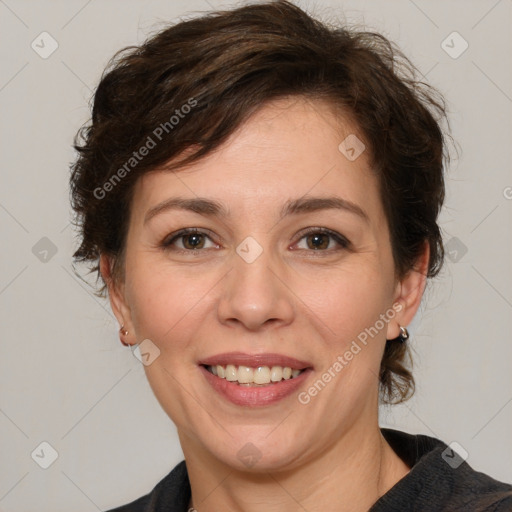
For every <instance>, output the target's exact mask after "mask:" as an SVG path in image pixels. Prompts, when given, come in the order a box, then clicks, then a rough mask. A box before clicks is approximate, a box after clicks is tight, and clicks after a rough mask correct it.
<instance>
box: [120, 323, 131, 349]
mask: <svg viewBox="0 0 512 512" xmlns="http://www.w3.org/2000/svg"><path fill="white" fill-rule="evenodd" d="M121 336H128V331H127V330H126V329H125V328H124V324H123V325H122V326H121V328H120V329H119V339H120V340H121V343H122V344H123V345H124V346H125V347H129V346H130V344H129V343H126V341H124V340H123V338H121Z"/></svg>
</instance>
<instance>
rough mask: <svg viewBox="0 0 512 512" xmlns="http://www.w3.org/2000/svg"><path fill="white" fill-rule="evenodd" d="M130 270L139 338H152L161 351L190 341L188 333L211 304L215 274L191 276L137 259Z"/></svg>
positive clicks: (188, 273)
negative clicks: (209, 292) (211, 290)
mask: <svg viewBox="0 0 512 512" xmlns="http://www.w3.org/2000/svg"><path fill="white" fill-rule="evenodd" d="M129 270H130V269H127V277H128V280H127V281H128V282H129V288H128V291H129V293H130V302H131V313H132V322H133V324H134V328H135V332H136V334H137V338H138V339H139V340H142V339H145V338H149V339H151V340H152V341H153V342H154V343H156V344H157V345H158V346H159V348H160V350H162V351H165V350H167V349H169V347H172V348H173V352H175V350H176V349H178V348H179V347H183V346H184V345H185V344H186V343H187V342H188V340H189V338H190V336H189V335H187V332H188V331H190V334H192V331H193V330H194V329H197V328H198V326H199V325H200V323H201V318H202V316H203V315H202V313H203V312H204V308H205V307H208V290H210V289H211V288H212V287H213V286H214V284H215V281H216V280H215V279H214V278H213V277H214V276H211V278H210V277H209V276H208V274H205V273H201V276H198V275H194V276H191V274H190V272H183V271H180V270H179V269H172V270H170V269H161V268H160V269H159V267H158V266H156V265H151V264H148V263H147V262H142V261H140V262H138V264H136V265H134V266H133V267H132V269H131V272H129Z"/></svg>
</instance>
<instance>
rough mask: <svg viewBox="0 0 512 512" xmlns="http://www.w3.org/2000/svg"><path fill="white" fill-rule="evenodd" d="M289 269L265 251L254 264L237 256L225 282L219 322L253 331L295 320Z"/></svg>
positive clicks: (218, 310) (219, 306)
mask: <svg viewBox="0 0 512 512" xmlns="http://www.w3.org/2000/svg"><path fill="white" fill-rule="evenodd" d="M287 280H288V281H289V276H288V272H287V269H286V266H285V265H283V264H280V263H279V262H278V261H276V260H275V259H274V260H273V259H272V258H271V257H270V255H269V251H266V250H265V251H263V252H262V253H261V254H260V256H259V257H258V258H257V259H256V260H255V261H252V262H250V263H249V262H248V261H246V260H245V259H244V258H243V257H241V256H239V255H238V254H234V256H233V268H232V269H231V271H230V272H228V274H227V275H226V276H225V277H224V279H223V280H222V283H221V286H222V290H221V295H220V299H219V303H218V309H217V312H218V318H219V321H220V322H221V323H223V324H225V325H228V326H229V325H231V326H240V325H241V326H243V327H244V328H245V329H247V330H250V331H258V330H261V329H267V328H270V327H271V326H274V327H277V326H281V325H288V324H290V323H291V322H292V320H293V317H294V301H293V298H294V295H293V291H292V290H291V288H290V286H289V284H288V283H287Z"/></svg>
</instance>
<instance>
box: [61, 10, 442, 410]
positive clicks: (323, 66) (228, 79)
mask: <svg viewBox="0 0 512 512" xmlns="http://www.w3.org/2000/svg"><path fill="white" fill-rule="evenodd" d="M417 77H418V72H417V70H416V68H415V67H414V66H413V65H412V64H411V63H410V61H409V60H408V59H407V58H406V57H405V56H404V55H403V54H402V53H401V52H400V51H399V50H398V49H397V48H396V47H395V45H394V44H393V43H391V42H390V41H388V40H387V39H386V38H385V37H384V36H382V35H380V34H377V33H373V32H366V31H360V30H354V29H350V28H348V27H345V26H339V27H329V26H327V25H326V24H324V23H322V22H320V21H318V20H316V19H314V18H312V17H311V16H309V15H308V14H306V13H305V12H304V11H303V10H301V9H300V8H299V7H297V6H295V5H293V4H292V3H290V2H288V1H284V0H278V1H273V2H272V1H271V2H268V3H262V4H261V3H260V4H255V5H247V6H244V7H241V8H238V9H234V10H230V11H218V12H212V13H208V14H207V15H203V16H201V17H199V18H195V19H190V20H187V21H182V22H180V23H177V24H175V25H173V26H170V27H168V28H166V29H164V30H161V31H159V32H158V33H157V34H156V35H154V36H152V37H150V38H149V39H148V40H146V41H145V42H144V43H143V44H142V45H140V46H132V47H128V48H125V49H123V50H121V51H120V52H118V53H117V54H116V55H115V56H114V57H113V59H112V60H111V62H110V64H109V66H108V67H107V69H106V70H105V72H104V74H103V76H102V78H101V81H100V83H99V85H98V87H97V89H96V91H95V94H94V102H93V109H92V119H91V121H90V122H89V123H88V124H87V125H85V126H84V127H83V128H82V129H81V130H80V131H79V133H78V134H77V137H76V139H75V148H76V150H77V151H78V157H77V159H76V161H75V163H74V164H73V165H72V174H71V199H72V206H73V208H74V211H75V214H76V216H75V223H76V224H77V226H78V227H79V230H80V246H79V248H78V250H77V251H76V252H75V253H74V258H75V261H83V262H88V263H90V264H91V270H92V271H95V272H97V275H98V279H102V278H101V275H100V273H99V256H100V254H102V253H104V254H108V255H109V256H111V257H112V258H113V260H114V262H115V263H116V264H115V268H114V272H115V273H116V272H117V271H118V270H119V268H120V267H122V264H121V263H120V262H121V261H122V254H123V249H124V246H125V238H126V232H127V227H128V219H129V212H130V204H131V197H132V193H133V188H134V184H135V182H136V180H137V179H138V178H139V177H140V176H142V175H143V174H144V173H146V172H149V171H151V170H154V169H155V168H161V167H165V168H168V169H179V167H180V166H183V165H186V164H188V163H192V162H195V161H197V160H199V159H200V158H201V157H203V156H205V155H207V154H209V153H210V152H212V151H213V150H214V149H215V148H217V147H219V145H221V144H222V143H223V142H224V141H226V139H227V138H228V136H230V135H231V134H232V133H233V132H234V130H235V129H236V128H237V127H238V126H239V125H240V124H241V123H242V122H243V121H245V120H247V119H248V118H249V117H250V116H251V114H253V113H254V112H255V111H256V110H257V109H258V108H260V107H261V106H262V105H263V104H265V103H266V102H268V101H270V100H273V99H277V98H280V97H284V96H303V97H307V98H309V99H313V100H315V99H317V100H325V101H328V102H330V103H331V104H332V105H333V107H334V106H340V107H342V109H344V111H346V112H349V113H350V115H351V117H352V118H353V119H354V120H355V122H356V123H357V125H358V127H359V129H360V130H361V133H362V135H363V137H364V142H365V144H366V146H367V148H368V150H369V155H370V161H371V168H372V169H373V171H374V172H375V173H376V175H377V177H378V181H379V186H380V194H381V198H382V202H383V206H384V210H385V213H386V216H387V221H388V225H389V230H390V235H391V245H392V251H393V257H394V262H395V269H396V274H397V276H398V277H403V276H404V275H405V274H406V273H407V272H408V271H409V270H411V269H413V268H414V265H415V263H416V261H417V259H418V257H419V256H420V254H421V253H422V249H423V248H424V244H425V243H428V245H429V247H430V260H429V265H428V277H432V276H435V275H436V274H437V273H438V272H439V269H440V267H441V265H442V262H443V256H444V254H443V244H442V237H441V233H440V229H439V226H438V224H437V217H438V214H439V212H440V209H441V206H442V204H443V200H444V194H445V188H444V177H443V160H444V157H447V154H446V152H445V136H444V134H443V130H442V128H441V121H442V120H443V119H446V111H445V104H444V101H443V98H442V97H441V95H440V94H439V93H438V92H437V91H436V90H435V89H433V88H432V87H431V86H429V85H427V84H425V83H423V82H422V81H421V80H419V79H418V78H417ZM173 116H174V119H173ZM156 134H158V144H156V145H155V146H153V147H151V148H150V150H149V151H145V156H144V158H140V159H139V158H135V156H134V151H137V150H138V148H142V147H143V146H145V145H146V143H148V140H149V139H148V138H151V139H152V140H153V142H155V140H154V139H156V138H157V137H156ZM160 142H163V143H160ZM185 150H189V151H187V152H186V153H183V152H184V151H185ZM137 154H138V153H137ZM184 154H186V157H184V158H181V159H178V160H176V157H178V156H180V155H184ZM139 156H140V155H139ZM131 159H135V160H131ZM172 159H174V161H173V162H172V163H171V164H170V163H169V162H170V161H171V160H172ZM130 162H131V164H133V165H131V164H130V165H128V163H130ZM116 269H117V270H116ZM114 275H116V274H114ZM104 292H105V283H103V285H102V287H101V288H100V289H99V294H100V295H101V294H104ZM407 357H408V347H407V345H406V344H403V343H400V342H399V341H397V340H390V341H388V343H387V344H386V349H385V353H384V357H383V360H382V364H381V371H380V384H381V396H382V398H383V400H384V401H385V402H388V403H391V402H400V401H403V400H405V399H407V398H408V397H409V396H411V395H412V393H413V391H414V379H413V377H412V373H411V372H410V370H409V369H408V368H407V364H406V358H407Z"/></svg>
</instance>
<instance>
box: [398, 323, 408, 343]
mask: <svg viewBox="0 0 512 512" xmlns="http://www.w3.org/2000/svg"><path fill="white" fill-rule="evenodd" d="M408 339H409V331H408V330H407V329H406V328H405V327H402V326H400V334H399V335H398V341H399V342H400V343H405V342H406V341H407V340H408Z"/></svg>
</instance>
